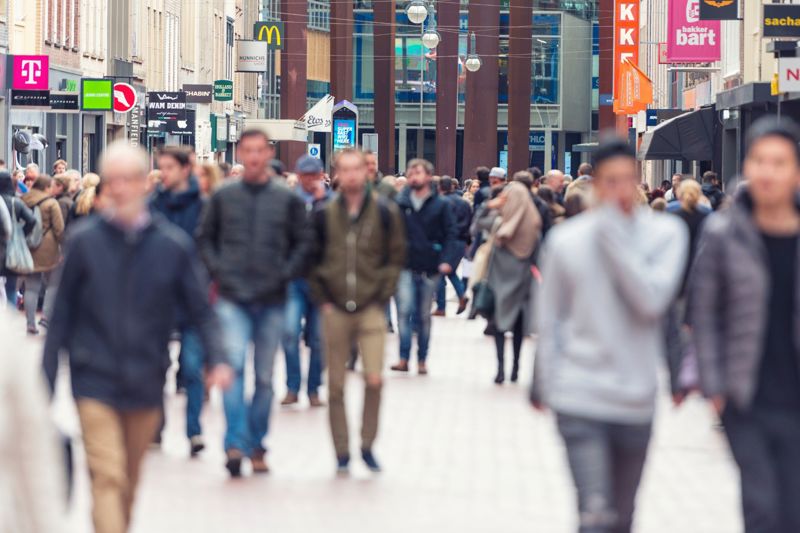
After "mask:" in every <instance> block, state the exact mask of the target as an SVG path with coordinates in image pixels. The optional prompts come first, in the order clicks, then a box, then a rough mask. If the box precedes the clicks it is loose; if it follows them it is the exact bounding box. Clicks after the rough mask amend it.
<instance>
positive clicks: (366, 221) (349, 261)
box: [309, 149, 406, 473]
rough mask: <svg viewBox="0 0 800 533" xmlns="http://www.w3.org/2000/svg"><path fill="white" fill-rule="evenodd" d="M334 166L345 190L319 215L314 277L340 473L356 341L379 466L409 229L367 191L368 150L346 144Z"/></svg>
mask: <svg viewBox="0 0 800 533" xmlns="http://www.w3.org/2000/svg"><path fill="white" fill-rule="evenodd" d="M335 166H336V175H337V177H338V179H339V185H340V194H339V195H338V196H337V197H336V198H334V199H333V200H332V201H331V202H329V203H328V205H327V206H326V207H325V209H323V210H321V211H318V212H317V213H316V214H315V221H314V227H315V230H316V234H317V244H318V257H317V261H316V264H317V265H318V266H317V267H316V269H315V270H314V271H313V272H312V274H311V276H310V278H309V284H310V286H311V292H312V295H313V296H314V298H315V299H316V300H317V302H319V304H320V307H321V313H322V324H323V331H324V339H325V353H326V355H327V357H328V389H329V391H328V395H329V402H330V422H331V433H332V434H333V444H334V448H335V449H336V458H337V463H338V469H339V473H346V472H347V470H348V465H349V461H350V449H349V441H348V430H347V416H346V411H345V406H344V383H345V373H346V365H347V361H348V359H349V358H350V349H351V346H352V345H353V342H357V343H358V344H359V345H360V346H361V351H362V355H363V363H364V375H365V380H366V388H365V393H364V413H363V421H362V429H361V456H362V458H363V459H364V462H365V463H366V465H367V467H369V469H370V470H372V471H373V472H377V471H380V466H379V465H378V462H377V461H376V460H375V456H374V455H373V453H372V444H373V442H374V441H375V437H376V435H377V432H378V413H379V410H380V400H381V385H382V382H381V373H382V370H383V356H384V354H383V351H384V344H385V336H386V318H385V316H384V308H385V307H386V303H387V302H388V301H389V298H391V297H392V295H393V294H394V292H395V290H396V288H397V280H398V278H399V276H400V271H401V269H402V268H403V264H404V262H405V255H406V243H405V229H404V227H403V220H402V217H401V215H400V212H399V210H398V209H397V207H396V206H395V205H394V204H391V203H389V202H386V203H384V201H383V200H381V199H379V198H378V197H377V196H376V195H373V194H370V192H369V190H368V188H367V166H366V162H365V159H364V154H362V153H361V152H360V151H358V150H355V149H347V150H342V151H341V152H339V154H338V155H337V157H336V162H335Z"/></svg>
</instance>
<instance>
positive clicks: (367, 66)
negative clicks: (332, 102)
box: [353, 11, 375, 102]
mask: <svg viewBox="0 0 800 533" xmlns="http://www.w3.org/2000/svg"><path fill="white" fill-rule="evenodd" d="M353 18H354V19H355V20H354V23H353V30H354V40H353V55H355V58H354V59H353V78H354V80H353V81H354V84H353V88H354V91H353V97H354V99H355V100H356V101H359V100H361V101H364V100H368V101H370V102H371V101H372V100H373V98H374V97H375V68H374V64H373V59H374V55H375V51H374V48H373V45H374V37H373V34H372V32H373V25H372V12H371V11H370V12H366V11H362V12H359V11H356V12H355V13H354V14H353Z"/></svg>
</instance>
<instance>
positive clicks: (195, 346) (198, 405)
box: [149, 146, 207, 457]
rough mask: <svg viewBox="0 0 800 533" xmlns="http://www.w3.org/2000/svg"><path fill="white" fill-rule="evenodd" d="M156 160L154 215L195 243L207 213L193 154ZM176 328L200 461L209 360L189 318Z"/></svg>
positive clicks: (172, 149)
mask: <svg viewBox="0 0 800 533" xmlns="http://www.w3.org/2000/svg"><path fill="white" fill-rule="evenodd" d="M156 159H157V162H158V168H159V170H160V171H161V183H160V184H159V185H158V187H157V188H156V190H155V192H154V193H153V194H152V196H151V197H150V200H149V207H150V211H151V212H153V213H158V214H160V215H161V216H163V217H164V218H166V219H167V220H168V221H170V222H171V223H172V224H174V225H175V226H176V227H177V228H179V229H180V230H181V231H183V233H184V234H185V235H186V237H188V238H189V239H191V240H192V241H194V237H195V234H196V233H197V228H198V227H199V225H200V217H201V214H202V212H203V198H202V197H201V194H200V185H199V183H198V180H197V178H196V177H195V176H194V175H193V174H192V163H191V157H190V153H189V151H188V150H187V149H185V148H184V147H181V146H166V147H164V148H162V149H161V150H159V151H158V153H157V155H156ZM206 277H207V276H206ZM173 327H175V328H176V330H177V332H178V334H179V336H180V343H181V351H180V353H179V355H178V363H179V365H180V366H179V370H178V382H179V383H180V385H181V386H182V387H183V388H185V389H186V438H187V439H189V449H190V452H189V453H190V455H191V457H196V456H197V454H199V453H200V452H201V451H203V449H205V441H204V440H203V429H202V427H201V425H200V413H201V411H202V410H203V399H204V398H205V392H206V391H205V384H204V383H203V367H204V366H205V363H206V359H207V358H206V354H205V352H204V351H203V345H202V343H201V341H200V334H199V332H198V331H197V329H196V328H194V327H192V325H191V324H190V323H189V318H188V317H187V316H185V315H184V314H182V313H179V314H178V316H177V317H176V320H175V324H173Z"/></svg>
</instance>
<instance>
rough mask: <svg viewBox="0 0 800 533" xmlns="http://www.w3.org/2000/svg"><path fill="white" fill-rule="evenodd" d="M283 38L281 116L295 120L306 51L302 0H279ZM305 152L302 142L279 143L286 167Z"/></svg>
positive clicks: (302, 103)
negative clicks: (283, 26) (284, 36)
mask: <svg viewBox="0 0 800 533" xmlns="http://www.w3.org/2000/svg"><path fill="white" fill-rule="evenodd" d="M281 11H282V13H283V22H284V24H285V28H286V29H285V33H286V38H285V39H284V41H283V43H284V45H283V50H282V51H281V118H282V119H292V120H297V119H299V118H300V117H302V116H303V113H305V112H306V93H307V88H306V51H307V46H306V45H307V36H306V33H307V28H308V7H307V2H306V0H281ZM304 153H306V147H305V145H304V144H303V143H301V142H297V141H286V142H283V143H281V150H280V154H281V161H283V164H284V165H286V168H287V169H290V170H291V169H292V168H294V164H295V161H297V159H298V158H299V157H300V156H301V155H303V154H304Z"/></svg>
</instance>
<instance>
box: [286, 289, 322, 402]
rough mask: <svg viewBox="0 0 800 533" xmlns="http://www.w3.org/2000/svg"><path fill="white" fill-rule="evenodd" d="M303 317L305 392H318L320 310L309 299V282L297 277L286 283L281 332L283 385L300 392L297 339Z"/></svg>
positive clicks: (320, 349) (301, 327) (319, 380)
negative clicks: (286, 290) (283, 325)
mask: <svg viewBox="0 0 800 533" xmlns="http://www.w3.org/2000/svg"><path fill="white" fill-rule="evenodd" d="M304 318H305V341H306V346H308V349H309V352H310V353H309V359H308V380H307V383H306V386H307V388H308V395H309V396H312V395H315V394H317V390H318V389H319V387H320V385H322V369H323V367H324V365H325V363H324V361H323V358H322V342H321V340H320V327H321V326H320V317H319V309H318V308H317V306H316V305H315V304H314V303H313V302H312V301H311V295H310V291H309V288H308V283H307V282H306V281H305V280H296V281H293V282H292V283H290V284H289V299H288V300H287V302H286V324H285V329H284V332H283V352H284V354H285V355H286V387H287V388H288V389H289V392H293V393H295V394H297V393H298V392H300V382H301V381H302V370H301V368H300V366H301V364H300V338H301V337H302V336H303V319H304Z"/></svg>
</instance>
